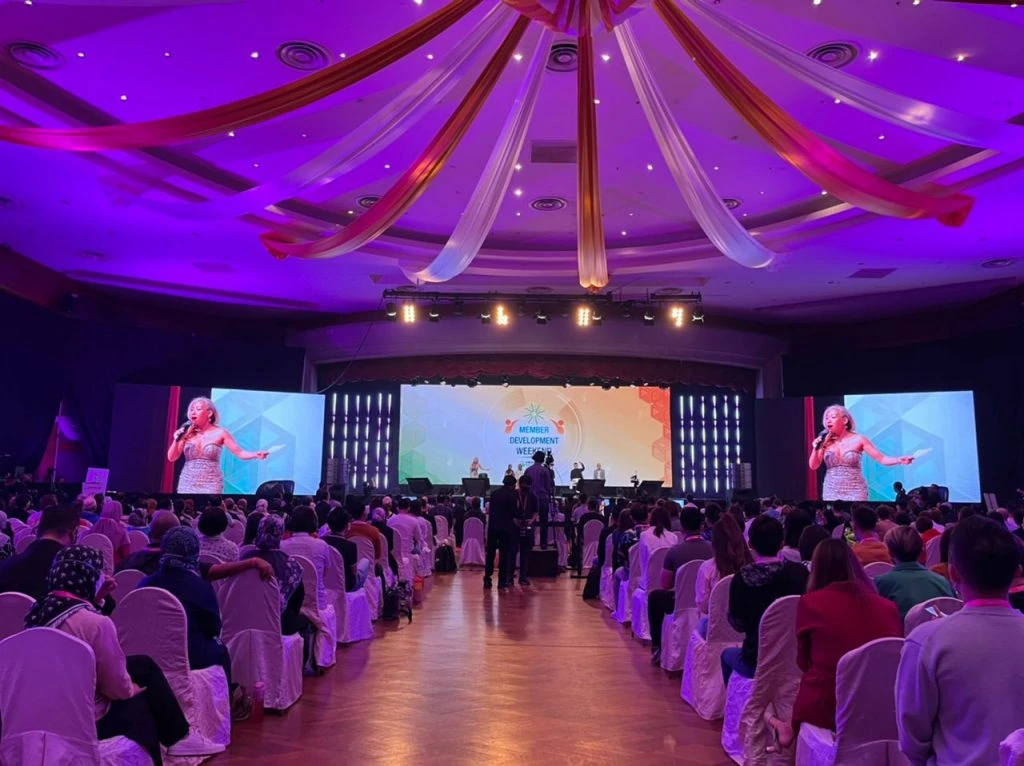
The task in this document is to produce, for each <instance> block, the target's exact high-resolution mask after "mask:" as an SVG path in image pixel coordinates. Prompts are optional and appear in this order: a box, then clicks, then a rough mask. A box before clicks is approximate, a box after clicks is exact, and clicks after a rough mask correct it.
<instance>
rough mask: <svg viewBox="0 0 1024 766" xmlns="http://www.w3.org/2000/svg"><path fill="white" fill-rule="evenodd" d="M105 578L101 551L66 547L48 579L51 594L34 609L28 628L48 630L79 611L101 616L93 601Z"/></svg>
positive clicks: (30, 611) (57, 557)
mask: <svg viewBox="0 0 1024 766" xmlns="http://www.w3.org/2000/svg"><path fill="white" fill-rule="evenodd" d="M102 577H103V554H102V553H100V552H99V551H98V550H96V549H95V548H90V547H89V546H87V545H69V546H68V547H66V548H63V549H62V550H61V551H60V552H59V553H58V554H57V556H56V557H55V558H54V559H53V566H51V567H50V573H49V574H48V575H47V576H46V589H47V590H48V591H49V594H48V595H47V596H45V597H44V598H41V599H40V600H39V601H36V603H35V604H34V605H33V606H32V608H31V609H30V610H29V613H28V616H27V617H25V626H26V627H29V628H47V627H50V625H52V624H53V623H54V622H55V621H56V620H57V619H58V618H60V617H63V616H65V615H67V614H69V613H71V612H77V611H78V610H80V609H88V610H89V611H92V612H96V613H99V609H97V608H96V607H95V606H93V599H94V598H96V590H97V587H98V586H99V583H100V580H101V579H102Z"/></svg>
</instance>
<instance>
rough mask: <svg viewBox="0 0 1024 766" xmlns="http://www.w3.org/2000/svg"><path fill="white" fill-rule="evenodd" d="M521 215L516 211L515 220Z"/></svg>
mask: <svg viewBox="0 0 1024 766" xmlns="http://www.w3.org/2000/svg"><path fill="white" fill-rule="evenodd" d="M521 215H522V213H520V212H519V211H518V210H517V211H516V218H518V217H519V216H521Z"/></svg>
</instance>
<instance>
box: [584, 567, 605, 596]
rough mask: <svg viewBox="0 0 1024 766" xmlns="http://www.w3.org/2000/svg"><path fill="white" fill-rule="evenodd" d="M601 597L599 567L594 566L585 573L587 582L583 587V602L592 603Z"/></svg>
mask: <svg viewBox="0 0 1024 766" xmlns="http://www.w3.org/2000/svg"><path fill="white" fill-rule="evenodd" d="M600 597H601V567H599V566H597V565H596V564H595V565H594V566H592V567H590V571H589V572H587V582H586V584H585V585H584V586H583V600H584V601H592V600H593V599H595V598H600Z"/></svg>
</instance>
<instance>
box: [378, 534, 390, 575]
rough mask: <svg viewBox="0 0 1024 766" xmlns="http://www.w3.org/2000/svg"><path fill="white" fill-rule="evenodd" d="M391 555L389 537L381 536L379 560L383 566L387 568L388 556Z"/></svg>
mask: <svg viewBox="0 0 1024 766" xmlns="http://www.w3.org/2000/svg"><path fill="white" fill-rule="evenodd" d="M389 555H390V548H388V538H387V537H385V536H384V535H381V536H380V559H379V560H378V561H377V563H378V564H380V565H381V566H382V567H384V568H385V569H387V567H388V556H389Z"/></svg>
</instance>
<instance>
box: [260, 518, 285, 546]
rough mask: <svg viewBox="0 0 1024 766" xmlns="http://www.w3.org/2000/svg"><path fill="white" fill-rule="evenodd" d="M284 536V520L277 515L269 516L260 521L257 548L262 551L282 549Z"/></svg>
mask: <svg viewBox="0 0 1024 766" xmlns="http://www.w3.org/2000/svg"><path fill="white" fill-rule="evenodd" d="M283 536H284V519H282V518H281V517H280V516H278V515H276V514H273V513H271V514H269V515H267V516H264V517H263V518H262V519H260V526H259V529H257V530H256V547H257V548H259V549H260V550H261V551H273V550H277V549H278V548H280V547H281V538H282V537H283Z"/></svg>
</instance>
